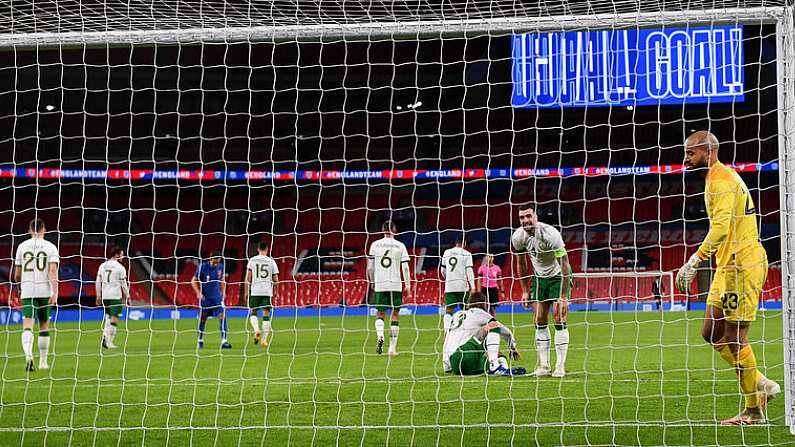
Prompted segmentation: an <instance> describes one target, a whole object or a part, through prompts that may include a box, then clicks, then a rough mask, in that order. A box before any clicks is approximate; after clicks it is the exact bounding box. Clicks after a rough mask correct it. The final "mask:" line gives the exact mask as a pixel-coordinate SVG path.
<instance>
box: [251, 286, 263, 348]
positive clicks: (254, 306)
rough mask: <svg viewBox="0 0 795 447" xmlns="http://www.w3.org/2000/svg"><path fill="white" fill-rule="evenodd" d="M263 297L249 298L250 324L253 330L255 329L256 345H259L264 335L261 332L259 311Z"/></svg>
mask: <svg viewBox="0 0 795 447" xmlns="http://www.w3.org/2000/svg"><path fill="white" fill-rule="evenodd" d="M260 301H261V297H259V296H249V297H248V309H249V310H248V322H249V324H251V328H252V329H254V344H255V345H256V344H259V342H260V338H261V337H262V333H261V332H260V330H259V317H258V316H257V315H258V314H259V310H260V308H261V306H262V304H261V302H260Z"/></svg>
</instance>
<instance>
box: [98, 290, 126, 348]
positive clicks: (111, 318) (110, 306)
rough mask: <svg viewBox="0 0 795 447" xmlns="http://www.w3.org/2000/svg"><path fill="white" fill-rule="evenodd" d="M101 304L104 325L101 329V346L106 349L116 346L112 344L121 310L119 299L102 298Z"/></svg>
mask: <svg viewBox="0 0 795 447" xmlns="http://www.w3.org/2000/svg"><path fill="white" fill-rule="evenodd" d="M102 305H103V307H104V308H105V327H104V328H103V331H102V347H103V348H108V349H114V348H116V345H115V344H113V340H114V338H116V329H117V326H118V324H119V316H120V315H121V312H122V304H121V300H104V301H102Z"/></svg>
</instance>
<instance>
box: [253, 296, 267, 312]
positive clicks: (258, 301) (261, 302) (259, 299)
mask: <svg viewBox="0 0 795 447" xmlns="http://www.w3.org/2000/svg"><path fill="white" fill-rule="evenodd" d="M248 308H249V309H251V310H258V309H265V310H267V311H270V310H271V297H269V296H265V295H259V296H256V295H252V296H250V297H248Z"/></svg>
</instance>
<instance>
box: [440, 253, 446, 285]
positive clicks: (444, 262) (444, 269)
mask: <svg viewBox="0 0 795 447" xmlns="http://www.w3.org/2000/svg"><path fill="white" fill-rule="evenodd" d="M439 273H440V274H441V275H442V279H447V256H444V255H443V256H442V263H441V264H439Z"/></svg>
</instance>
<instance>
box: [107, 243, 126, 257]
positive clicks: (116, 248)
mask: <svg viewBox="0 0 795 447" xmlns="http://www.w3.org/2000/svg"><path fill="white" fill-rule="evenodd" d="M122 253H124V248H122V247H121V246H120V245H114V246H113V248H111V249H110V256H108V257H110V258H112V257H114V256H117V255H120V254H122Z"/></svg>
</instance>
